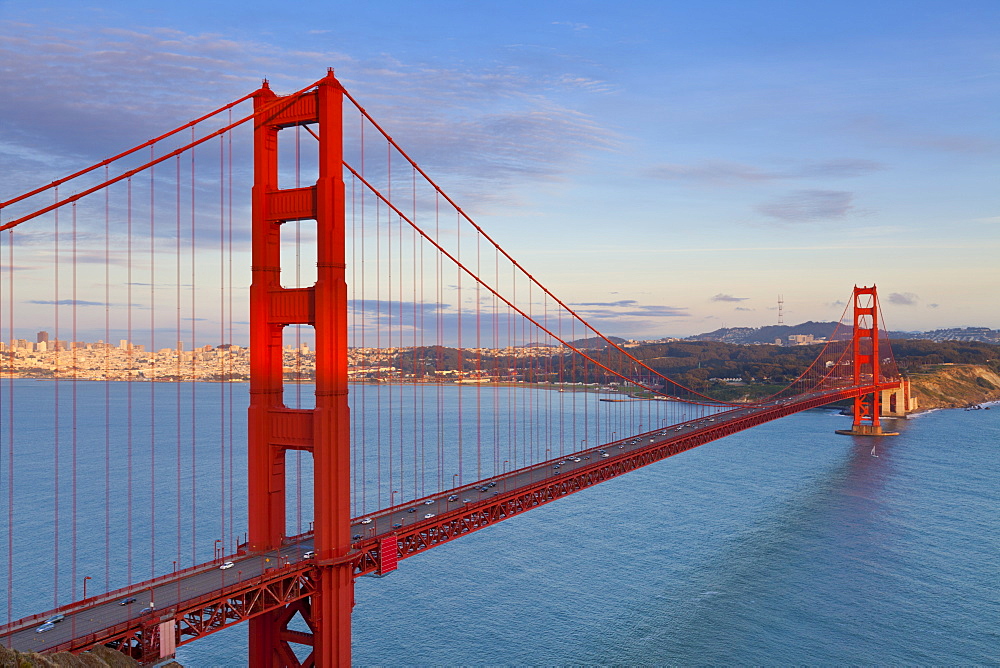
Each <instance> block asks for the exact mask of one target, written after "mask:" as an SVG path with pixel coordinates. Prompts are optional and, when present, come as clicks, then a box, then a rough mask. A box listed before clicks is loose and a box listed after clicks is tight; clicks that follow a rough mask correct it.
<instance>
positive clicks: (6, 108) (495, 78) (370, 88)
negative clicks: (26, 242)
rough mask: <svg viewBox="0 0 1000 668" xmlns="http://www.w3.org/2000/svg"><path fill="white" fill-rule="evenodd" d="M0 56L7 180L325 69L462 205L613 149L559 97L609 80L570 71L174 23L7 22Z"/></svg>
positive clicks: (71, 163) (57, 168) (48, 175)
mask: <svg viewBox="0 0 1000 668" xmlns="http://www.w3.org/2000/svg"><path fill="white" fill-rule="evenodd" d="M313 34H317V35H319V34H320V33H318V32H317V33H313ZM331 44H332V40H331ZM0 60H2V61H3V62H4V67H3V68H0V89H2V90H4V91H5V94H4V95H3V96H0V115H2V117H3V118H4V125H3V129H2V130H0V167H2V168H3V169H4V172H5V173H7V174H11V175H17V174H20V173H25V174H40V173H41V174H43V176H42V177H41V178H42V179H44V180H50V179H54V178H56V177H58V176H61V175H62V174H65V173H67V172H68V171H71V170H73V169H77V168H79V167H80V166H82V165H86V164H90V163H93V162H97V161H99V160H101V159H103V158H105V157H107V156H108V155H109V154H112V153H114V152H116V151H117V150H120V149H123V148H127V147H128V146H132V145H135V144H139V143H141V142H143V141H145V140H146V139H148V138H150V137H152V136H155V135H157V134H160V133H161V132H163V131H164V130H165V129H169V128H171V127H174V126H177V125H180V124H181V123H184V122H186V121H188V120H190V119H191V118H193V117H196V116H198V115H200V114H202V113H204V112H205V111H207V110H210V109H214V108H216V107H218V106H220V105H221V104H224V103H225V102H227V101H229V100H232V99H235V98H237V97H240V96H242V95H245V94H246V93H248V92H250V91H252V90H254V89H256V88H258V87H259V86H260V82H261V79H262V78H264V77H267V78H268V79H269V80H270V83H271V87H272V89H274V90H275V91H276V92H279V93H283V92H292V91H294V90H297V89H299V88H301V87H303V86H305V85H306V84H308V82H309V79H308V78H307V77H315V78H317V79H318V78H319V77H321V76H323V74H324V73H325V68H326V66H328V65H331V64H332V65H336V66H337V74H338V77H339V78H340V79H341V81H342V82H343V83H344V84H345V85H346V86H347V87H348V89H349V90H351V91H352V93H353V94H354V95H355V96H356V97H357V98H358V99H359V100H360V101H361V102H362V103H363V104H364V105H365V107H366V108H367V109H368V110H369V111H370V112H372V113H373V114H374V115H375V116H376V118H378V119H379V121H380V123H382V124H383V126H384V127H386V128H387V129H388V130H389V131H390V132H391V133H392V134H393V136H394V137H395V138H396V139H397V140H398V141H399V142H400V144H401V145H403V146H404V147H405V148H406V150H407V152H409V153H410V154H411V155H412V156H414V158H415V159H416V160H417V161H418V162H420V163H421V165H422V166H424V167H425V168H428V169H429V170H430V171H432V173H435V174H436V175H438V176H439V177H441V176H443V177H444V180H446V181H447V183H449V184H450V189H451V190H452V194H453V195H457V196H459V197H461V198H462V200H463V202H464V203H465V204H466V205H467V206H474V205H475V204H477V203H486V202H489V201H492V200H494V199H496V198H498V197H501V196H504V195H507V196H508V200H509V199H510V198H509V195H510V192H511V191H512V190H513V186H514V184H516V183H519V182H521V181H523V180H524V179H532V180H535V181H539V180H541V181H546V180H560V179H562V178H564V177H565V176H566V175H567V174H569V173H571V172H574V171H576V170H578V169H579V168H580V165H581V164H583V163H584V162H586V155H587V153H588V152H591V151H594V150H601V149H602V148H605V149H606V148H610V147H613V146H614V145H615V144H616V141H617V139H616V136H615V135H614V133H612V132H611V131H609V130H607V129H605V128H603V127H601V126H599V125H598V123H597V122H596V121H595V120H594V119H593V118H591V117H589V116H587V115H586V114H583V113H580V112H579V111H577V110H575V109H573V108H570V107H567V106H566V105H565V104H563V103H561V102H560V99H561V95H560V93H562V92H565V91H567V90H574V91H577V92H580V91H582V92H584V93H599V92H602V91H603V90H606V86H605V84H604V82H601V81H600V80H598V79H594V78H593V77H590V76H586V75H583V74H580V73H575V72H573V71H569V70H566V69H563V70H558V69H552V68H548V69H545V70H544V71H542V72H539V71H534V70H531V69H530V67H528V66H525V67H518V66H513V65H509V64H508V65H493V66H492V67H491V68H478V69H477V68H472V67H469V68H463V67H447V68H444V67H438V66H428V65H427V64H426V63H402V62H399V61H397V60H395V59H393V58H391V57H390V56H387V55H385V54H376V55H371V56H366V57H363V58H359V57H354V56H352V55H349V54H345V53H343V52H340V51H338V50H337V49H336V47H332V48H328V49H319V50H306V49H296V48H285V47H281V46H278V45H276V44H269V43H266V42H262V41H259V40H246V39H230V38H227V37H226V36H223V35H219V34H210V33H201V34H194V33H187V32H183V31H179V30H175V29H167V28H155V27H154V28H136V29H131V30H121V29H110V28H105V29H101V30H93V29H92V28H89V27H82V26H81V27H79V28H77V27H76V26H74V25H71V24H70V25H66V26H64V27H62V28H60V29H58V30H52V29H51V27H49V26H46V27H42V26H36V25H30V24H17V25H14V24H12V23H10V22H6V23H5V22H2V21H0ZM153 72H155V76H151V73H153ZM109 119H113V122H109ZM34 185H37V183H33V182H27V181H26V182H25V183H23V184H21V183H12V182H11V181H10V179H8V182H7V183H5V185H4V189H5V190H7V189H12V190H13V192H12V193H9V194H11V195H12V194H16V193H18V192H22V191H23V190H27V189H29V188H31V187H33V186H34ZM455 190H458V191H459V192H454V191H455ZM7 194H8V193H6V192H4V193H0V199H2V198H3V196H4V195H7Z"/></svg>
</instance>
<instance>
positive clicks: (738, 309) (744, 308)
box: [733, 306, 754, 311]
mask: <svg viewBox="0 0 1000 668" xmlns="http://www.w3.org/2000/svg"><path fill="white" fill-rule="evenodd" d="M733 310H734V311H753V310H754V309H752V308H746V307H743V306H737V307H736V308H735V309H733Z"/></svg>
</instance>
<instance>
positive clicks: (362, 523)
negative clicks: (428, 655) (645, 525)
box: [351, 392, 823, 542]
mask: <svg viewBox="0 0 1000 668" xmlns="http://www.w3.org/2000/svg"><path fill="white" fill-rule="evenodd" d="M821 394H823V393H822V392H813V393H809V394H806V395H802V396H803V397H805V398H811V397H814V396H819V395H821ZM790 401H791V399H778V400H775V401H769V402H766V403H762V404H755V405H753V406H746V407H740V408H735V409H730V410H728V411H719V412H717V413H710V414H708V415H704V416H702V417H698V418H694V419H691V420H688V421H686V422H682V423H678V424H673V425H670V426H667V427H663V428H662V429H655V430H652V431H650V432H647V433H645V434H642V435H640V436H634V437H631V438H628V439H623V440H621V441H613V442H611V443H608V444H605V445H602V446H598V447H594V448H588V449H586V450H581V451H579V452H575V453H573V454H571V455H569V456H566V457H564V458H560V459H552V460H549V461H547V462H543V463H541V464H537V465H535V466H533V467H532V468H529V469H522V470H521V471H515V472H512V473H505V474H501V475H499V476H494V477H493V478H490V479H486V480H483V481H481V482H482V483H484V484H488V483H495V484H496V485H497V487H493V488H489V490H488V491H487V492H483V491H482V486H481V485H479V484H477V485H475V486H471V487H464V488H462V487H460V488H457V489H453V490H446V491H443V492H442V493H441V494H438V495H435V496H434V497H432V498H430V499H427V500H425V501H421V500H419V499H417V500H415V501H414V503H413V505H407V506H405V507H401V508H400V509H397V510H392V511H390V512H388V513H386V512H385V511H376V512H375V513H371V514H369V515H367V516H366V517H364V518H361V519H360V520H358V521H355V522H353V523H352V524H351V540H352V542H357V541H359V540H366V539H371V538H375V537H378V536H384V535H388V534H391V533H392V532H393V531H396V530H400V529H404V528H405V527H407V526H412V525H414V524H418V523H420V522H424V521H427V520H431V519H433V518H434V517H436V516H437V515H439V514H442V513H445V512H450V511H455V510H458V509H460V508H461V507H462V506H465V505H469V506H472V505H474V504H475V503H476V502H479V501H486V500H489V499H490V498H491V497H493V496H496V495H498V494H499V493H501V492H508V491H513V490H516V489H518V488H521V487H526V486H528V485H530V484H534V483H537V482H540V481H542V480H545V479H548V478H554V477H556V476H558V475H561V474H565V473H569V472H572V471H574V470H576V469H581V468H585V467H588V466H590V465H591V460H592V459H593V458H595V457H598V458H601V459H611V458H612V457H614V456H617V455H621V454H625V453H628V452H631V451H634V450H638V449H640V448H643V447H645V446H648V445H652V444H654V443H657V442H662V441H666V440H669V439H670V438H671V437H681V436H685V435H687V434H690V433H692V431H697V430H699V429H702V428H705V429H706V430H707V429H708V428H710V427H713V426H718V425H719V424H721V423H725V422H729V421H732V420H736V419H739V418H743V417H746V416H748V415H752V414H753V413H755V412H758V411H761V410H766V409H769V408H774V407H778V406H783V405H785V404H787V403H789V402H790ZM602 451H603V452H602ZM605 454H606V455H607V456H605ZM577 460H579V461H577ZM557 466H558V468H556V467H557ZM453 495H457V496H458V497H459V498H458V499H456V500H454V501H449V500H448V497H450V496H453ZM466 499H468V501H469V502H468V503H465V500H466ZM428 515H429V516H428Z"/></svg>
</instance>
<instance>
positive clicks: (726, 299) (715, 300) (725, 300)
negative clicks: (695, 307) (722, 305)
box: [712, 292, 750, 302]
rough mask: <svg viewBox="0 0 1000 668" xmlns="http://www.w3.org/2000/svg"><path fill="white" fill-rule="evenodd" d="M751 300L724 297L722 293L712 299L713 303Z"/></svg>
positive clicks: (729, 296) (730, 296)
mask: <svg viewBox="0 0 1000 668" xmlns="http://www.w3.org/2000/svg"><path fill="white" fill-rule="evenodd" d="M748 299H750V298H749V297H733V296H732V295H724V294H722V293H721V292H720V293H719V294H717V295H715V296H714V297H712V301H713V302H745V301H746V300H748Z"/></svg>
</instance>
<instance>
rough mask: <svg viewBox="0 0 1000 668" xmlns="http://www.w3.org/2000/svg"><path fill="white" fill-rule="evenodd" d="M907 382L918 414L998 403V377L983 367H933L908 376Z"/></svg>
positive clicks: (938, 365) (961, 365)
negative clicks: (934, 410) (915, 400)
mask: <svg viewBox="0 0 1000 668" xmlns="http://www.w3.org/2000/svg"><path fill="white" fill-rule="evenodd" d="M909 379H910V393H911V395H912V396H913V397H915V398H916V399H917V402H918V403H917V406H919V410H921V411H926V410H933V409H935V408H964V407H966V406H970V405H974V404H981V403H985V402H988V401H1000V374H997V372H995V371H993V370H992V369H990V368H989V367H987V366H982V365H978V364H935V365H933V366H928V367H926V368H925V369H923V370H922V371H920V372H917V373H911V374H910V375H909Z"/></svg>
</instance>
